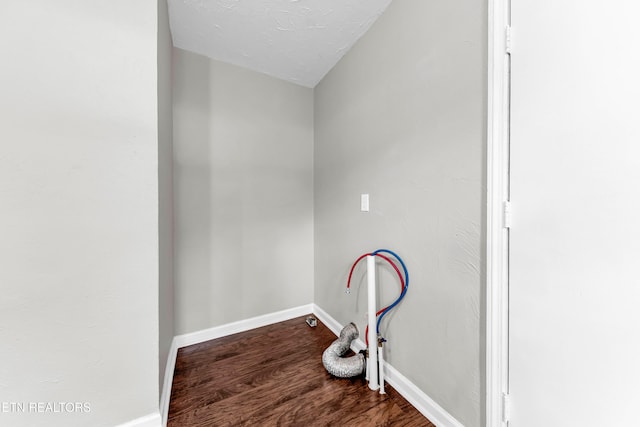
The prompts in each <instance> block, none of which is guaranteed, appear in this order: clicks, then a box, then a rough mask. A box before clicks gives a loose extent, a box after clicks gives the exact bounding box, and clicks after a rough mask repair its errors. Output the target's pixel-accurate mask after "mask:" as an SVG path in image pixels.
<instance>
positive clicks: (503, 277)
mask: <svg viewBox="0 0 640 427" xmlns="http://www.w3.org/2000/svg"><path fill="white" fill-rule="evenodd" d="M488 6H489V16H488V41H487V42H488V54H489V58H488V62H487V64H488V72H487V76H488V82H487V83H488V86H487V102H488V106H487V266H486V267H487V294H486V321H487V324H486V426H487V427H505V426H506V425H507V422H506V417H505V412H506V411H505V408H504V407H503V405H504V402H505V401H506V399H504V396H505V395H507V394H508V390H509V376H508V374H509V365H508V362H509V352H508V350H509V348H508V344H509V330H508V325H509V317H508V309H509V305H508V304H509V293H508V289H509V287H508V284H509V256H508V255H509V246H508V244H509V230H508V228H506V223H505V202H507V201H508V200H509V82H510V76H509V72H510V70H509V65H510V55H509V54H508V53H507V43H506V37H507V26H508V25H509V23H510V21H509V14H510V11H509V0H489V3H488ZM509 222H510V221H509Z"/></svg>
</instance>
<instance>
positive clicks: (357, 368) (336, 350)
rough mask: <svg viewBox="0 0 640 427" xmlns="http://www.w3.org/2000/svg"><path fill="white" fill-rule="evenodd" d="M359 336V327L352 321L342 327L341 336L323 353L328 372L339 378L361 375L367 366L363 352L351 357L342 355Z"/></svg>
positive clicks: (323, 360) (323, 361)
mask: <svg viewBox="0 0 640 427" xmlns="http://www.w3.org/2000/svg"><path fill="white" fill-rule="evenodd" d="M356 338H358V328H357V327H356V325H355V324H354V323H353V322H352V323H349V324H348V325H347V326H345V327H344V328H342V331H340V337H339V338H338V339H337V340H335V341H334V342H333V343H331V345H330V346H329V347H328V348H327V349H326V350H325V351H324V353H322V364H323V365H324V367H325V369H326V370H327V372H329V373H330V374H331V375H333V376H335V377H339V378H351V377H356V376H358V375H361V374H362V373H363V372H364V370H365V367H366V361H365V358H364V355H363V354H362V353H358V354H356V355H354V356H351V357H342V355H343V354H345V353H346V352H347V351H349V348H350V347H351V341H353V340H355V339H356Z"/></svg>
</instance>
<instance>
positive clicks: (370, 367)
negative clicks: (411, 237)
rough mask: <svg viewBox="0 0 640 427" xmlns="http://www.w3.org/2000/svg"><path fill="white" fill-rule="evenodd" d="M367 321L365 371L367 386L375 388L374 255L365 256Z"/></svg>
mask: <svg viewBox="0 0 640 427" xmlns="http://www.w3.org/2000/svg"><path fill="white" fill-rule="evenodd" d="M367 297H368V307H367V321H368V325H369V336H368V339H369V362H368V364H367V373H368V376H369V388H370V389H371V390H377V389H378V388H379V387H380V385H379V384H378V337H377V336H376V335H377V334H376V257H375V256H374V255H368V256H367Z"/></svg>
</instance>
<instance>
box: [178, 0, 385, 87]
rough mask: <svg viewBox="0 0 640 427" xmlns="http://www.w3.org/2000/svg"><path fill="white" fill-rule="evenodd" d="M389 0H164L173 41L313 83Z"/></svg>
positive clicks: (218, 57)
mask: <svg viewBox="0 0 640 427" xmlns="http://www.w3.org/2000/svg"><path fill="white" fill-rule="evenodd" d="M389 3H391V0H169V18H170V24H171V33H172V36H173V44H174V45H175V46H176V47H179V48H181V49H185V50H189V51H192V52H196V53H199V54H202V55H205V56H208V57H210V58H213V59H216V60H219V61H224V62H228V63H231V64H235V65H239V66H241V67H245V68H249V69H252V70H254V71H258V72H261V73H265V74H268V75H270V76H273V77H277V78H280V79H284V80H288V81H290V82H293V83H297V84H299V85H302V86H307V87H314V86H315V85H316V84H318V82H319V81H320V80H322V78H323V77H324V75H325V74H326V73H327V72H328V71H329V70H330V69H331V68H332V67H333V66H334V65H335V64H336V63H337V62H338V61H339V60H340V58H342V56H343V55H344V54H345V53H346V52H347V51H348V50H349V49H350V48H351V46H353V44H354V43H355V42H356V41H357V40H358V39H359V38H360V37H361V36H362V35H363V34H364V33H365V32H366V31H367V30H368V29H369V27H370V26H371V24H373V22H375V20H376V19H377V18H378V17H379V16H380V15H381V14H382V12H383V11H384V10H385V9H386V7H387V6H388V5H389Z"/></svg>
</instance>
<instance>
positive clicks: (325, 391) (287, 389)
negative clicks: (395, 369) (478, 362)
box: [168, 317, 435, 427]
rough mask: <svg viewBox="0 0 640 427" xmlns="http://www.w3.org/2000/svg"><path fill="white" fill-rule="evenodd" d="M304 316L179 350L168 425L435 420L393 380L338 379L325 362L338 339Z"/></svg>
mask: <svg viewBox="0 0 640 427" xmlns="http://www.w3.org/2000/svg"><path fill="white" fill-rule="evenodd" d="M304 319H305V317H300V318H296V319H293V320H288V321H286V322H282V323H277V324H274V325H270V326H265V327H263V328H258V329H254V330H252V331H248V332H243V333H240V334H235V335H231V336H228V337H224V338H220V339H217V340H212V341H208V342H205V343H201V344H196V345H193V346H190V347H185V348H182V349H180V350H179V351H178V357H177V359H176V367H175V373H174V379H173V387H172V389H171V402H170V406H169V419H168V426H169V427H183V426H184V427H191V426H194V427H196V426H433V427H435V426H434V424H432V423H431V422H429V420H427V419H426V418H425V417H424V416H423V415H422V414H420V413H419V412H418V411H417V410H416V409H415V408H414V407H412V406H411V405H410V404H409V403H408V402H407V401H406V400H405V399H404V398H403V397H402V396H400V395H399V394H398V393H397V392H396V391H395V390H393V388H391V387H390V386H389V385H386V386H385V390H386V391H387V394H386V395H380V394H379V393H377V392H373V391H371V390H369V388H368V387H367V385H366V383H365V382H364V381H363V380H362V379H359V378H358V379H339V378H334V377H332V376H331V375H329V374H328V373H327V372H326V370H325V369H324V367H323V366H322V360H321V357H322V352H323V351H324V350H325V349H326V348H327V347H328V346H329V344H331V342H333V340H335V339H336V337H335V335H333V333H332V332H331V331H330V330H329V329H328V328H327V327H326V326H324V325H323V324H322V323H321V322H320V321H318V326H317V327H315V328H311V327H309V326H308V325H307V324H306V323H305V320H304Z"/></svg>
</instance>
